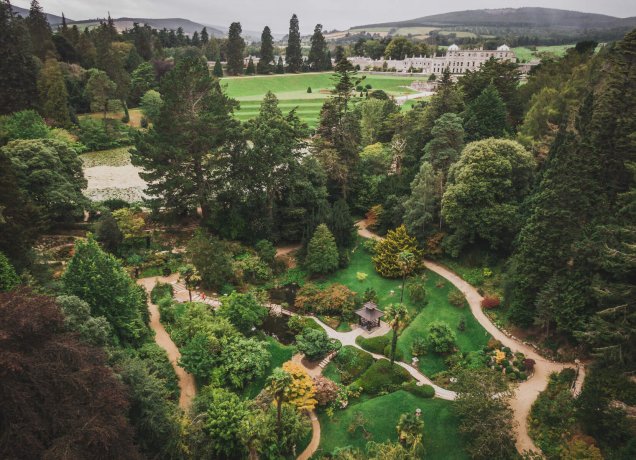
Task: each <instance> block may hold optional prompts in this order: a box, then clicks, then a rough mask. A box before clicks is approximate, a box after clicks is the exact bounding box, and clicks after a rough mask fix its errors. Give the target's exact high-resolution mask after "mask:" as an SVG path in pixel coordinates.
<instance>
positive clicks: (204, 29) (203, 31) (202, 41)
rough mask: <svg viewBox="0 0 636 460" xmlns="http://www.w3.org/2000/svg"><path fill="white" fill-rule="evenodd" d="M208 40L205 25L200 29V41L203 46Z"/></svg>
mask: <svg viewBox="0 0 636 460" xmlns="http://www.w3.org/2000/svg"><path fill="white" fill-rule="evenodd" d="M209 41H210V36H209V35H208V29H207V27H204V28H203V29H201V43H202V44H203V45H204V46H205V45H207V44H208V42H209Z"/></svg>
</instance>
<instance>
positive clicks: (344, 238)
mask: <svg viewBox="0 0 636 460" xmlns="http://www.w3.org/2000/svg"><path fill="white" fill-rule="evenodd" d="M330 228H331V231H332V233H333V236H334V237H335V239H336V244H337V245H338V249H340V250H343V249H346V248H350V247H351V246H353V243H354V242H355V234H356V233H355V226H354V222H353V217H351V212H350V211H349V205H348V204H347V202H346V201H345V200H343V199H340V200H338V201H336V202H335V203H334V205H333V210H332V213H331V225H330Z"/></svg>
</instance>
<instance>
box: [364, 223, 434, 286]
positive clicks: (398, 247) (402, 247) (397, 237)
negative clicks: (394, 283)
mask: <svg viewBox="0 0 636 460" xmlns="http://www.w3.org/2000/svg"><path fill="white" fill-rule="evenodd" d="M400 253H410V254H412V255H413V257H412V259H411V260H412V261H413V267H412V270H415V269H416V268H417V267H419V266H420V265H421V263H422V258H423V257H424V252H423V251H422V250H420V249H418V247H417V240H416V239H415V238H414V237H412V236H410V235H409V234H408V232H407V231H406V227H405V226H404V225H401V226H399V227H398V228H396V229H395V230H389V232H388V233H387V236H386V238H384V239H383V240H382V241H379V242H378V244H377V245H376V255H375V256H374V257H373V263H374V264H375V269H376V271H377V272H378V273H379V274H380V275H382V276H384V277H385V278H399V277H402V276H403V272H404V270H403V265H402V264H401V263H400Z"/></svg>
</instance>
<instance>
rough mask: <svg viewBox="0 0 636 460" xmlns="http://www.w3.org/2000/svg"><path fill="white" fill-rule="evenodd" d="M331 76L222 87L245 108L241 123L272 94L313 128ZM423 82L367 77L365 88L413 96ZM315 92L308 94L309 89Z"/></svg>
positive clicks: (243, 80)
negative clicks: (418, 84) (366, 86)
mask: <svg viewBox="0 0 636 460" xmlns="http://www.w3.org/2000/svg"><path fill="white" fill-rule="evenodd" d="M332 75H333V74H332V73H331V72H322V73H306V74H285V75H267V76H255V77H225V78H223V79H222V80H221V85H223V86H224V87H225V88H226V92H227V95H228V96H230V97H232V98H234V99H237V100H238V101H239V102H240V103H241V105H240V108H239V110H238V111H237V112H236V117H237V118H238V119H239V120H241V121H245V120H249V119H251V118H254V117H255V116H256V115H257V114H258V111H259V108H260V104H261V101H262V100H263V97H264V96H265V94H266V93H267V92H268V91H271V92H273V93H274V94H276V96H277V97H278V99H279V100H280V108H281V109H282V110H283V111H284V112H289V111H290V110H292V109H294V108H296V112H297V113H298V115H299V117H300V118H301V120H303V121H304V122H305V123H307V124H308V125H309V126H310V127H312V128H313V127H315V126H316V125H317V122H318V115H319V114H320V109H321V107H322V104H323V102H324V100H325V99H326V98H328V97H329V95H330V94H331V89H332V88H333V80H332ZM420 79H421V78H414V77H396V76H391V75H367V76H366V78H365V80H364V82H363V83H362V84H363V85H367V84H369V85H371V86H372V88H373V89H381V90H384V91H386V92H387V93H389V94H391V95H393V96H400V95H404V94H412V93H414V92H415V91H413V90H412V89H410V88H408V86H409V85H410V84H411V83H412V82H413V81H415V80H420ZM308 87H311V90H312V92H311V93H308V92H307V88H308Z"/></svg>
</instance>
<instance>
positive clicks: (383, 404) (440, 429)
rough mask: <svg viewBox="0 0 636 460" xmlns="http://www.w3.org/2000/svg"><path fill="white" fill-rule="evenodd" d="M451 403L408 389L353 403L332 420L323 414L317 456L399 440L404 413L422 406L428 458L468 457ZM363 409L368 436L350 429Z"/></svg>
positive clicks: (452, 458)
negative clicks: (351, 431) (398, 432)
mask: <svg viewBox="0 0 636 460" xmlns="http://www.w3.org/2000/svg"><path fill="white" fill-rule="evenodd" d="M451 405H452V402H449V401H444V400H441V399H423V398H418V397H416V396H414V395H412V394H410V393H407V392H405V391H396V392H394V393H390V394H388V395H385V396H380V397H377V398H373V399H369V400H367V401H364V402H360V403H357V404H355V403H354V404H351V405H350V406H349V407H348V408H347V409H345V410H344V411H336V412H335V414H334V417H333V418H332V419H329V417H328V416H327V415H326V414H324V413H323V414H320V415H319V418H320V428H321V438H320V447H319V449H318V452H317V453H316V454H317V456H319V455H320V454H326V453H329V452H332V451H333V450H334V449H335V448H336V447H343V446H354V447H357V448H359V449H364V447H365V445H366V443H367V442H368V441H376V442H383V441H387V440H391V441H397V432H396V430H395V426H396V425H397V422H398V420H399V418H400V415H402V414H403V413H405V412H414V411H415V409H417V408H419V409H422V417H423V418H424V436H423V443H424V447H425V449H426V455H425V458H427V459H439V460H442V459H443V460H459V459H467V458H468V456H467V455H466V453H465V452H464V447H463V443H462V440H461V438H460V436H459V433H458V431H457V419H456V418H455V416H454V415H453V413H452V411H451ZM357 412H361V413H362V414H363V415H364V418H365V419H366V420H367V423H366V427H365V428H366V430H367V431H368V432H369V434H370V436H368V439H366V438H365V436H364V435H363V433H362V431H361V430H360V429H358V430H357V431H356V432H354V433H350V432H349V430H348V428H349V425H350V424H351V421H352V420H353V418H354V416H355V414H356V413H357Z"/></svg>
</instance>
